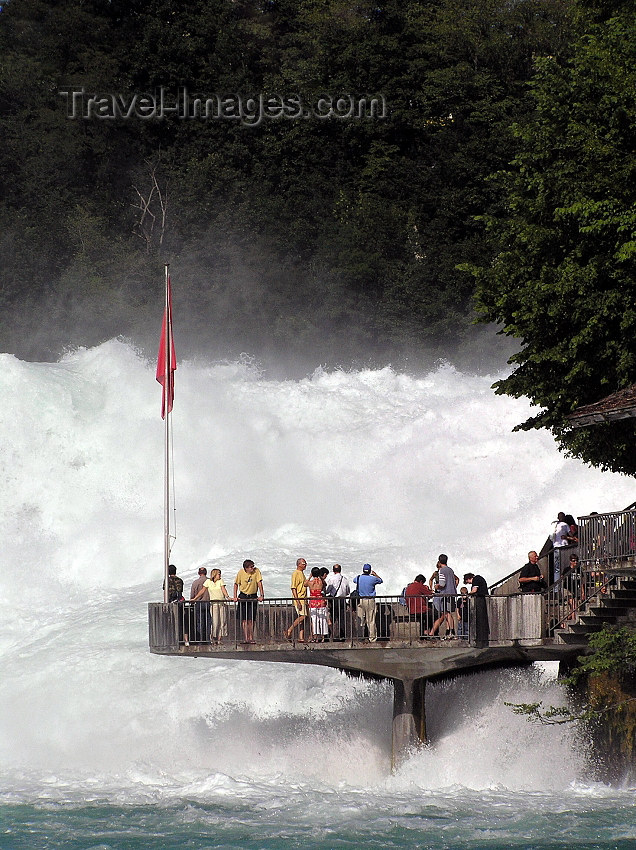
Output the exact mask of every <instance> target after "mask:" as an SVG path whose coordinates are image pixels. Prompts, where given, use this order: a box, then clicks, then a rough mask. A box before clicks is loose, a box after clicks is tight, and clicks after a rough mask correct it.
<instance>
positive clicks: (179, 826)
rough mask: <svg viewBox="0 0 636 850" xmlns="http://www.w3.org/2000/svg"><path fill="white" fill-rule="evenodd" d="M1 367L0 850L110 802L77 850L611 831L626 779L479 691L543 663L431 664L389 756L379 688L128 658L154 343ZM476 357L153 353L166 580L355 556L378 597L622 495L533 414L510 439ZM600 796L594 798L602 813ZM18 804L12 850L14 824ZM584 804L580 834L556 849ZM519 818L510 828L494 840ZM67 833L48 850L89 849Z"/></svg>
mask: <svg viewBox="0 0 636 850" xmlns="http://www.w3.org/2000/svg"><path fill="white" fill-rule="evenodd" d="M1 365H2V369H1V371H0V376H1V377H0V381H1V382H2V391H3V398H4V404H3V406H2V410H1V411H0V419H1V427H2V434H3V453H2V463H3V472H4V487H3V488H2V494H1V497H0V498H2V509H1V510H0V525H1V530H2V575H3V577H4V578H3V592H2V598H1V600H0V613H1V615H2V616H1V623H0V652H1V653H2V671H3V676H2V688H1V689H0V717H2V722H1V723H0V765H1V768H0V770H1V773H0V777H1V782H0V802H2V803H3V808H2V811H4V813H5V816H6V818H5V820H6V822H7V823H9V824H10V827H8V829H9V831H8V832H6V833H5V836H6V835H9V836H13V837H12V838H11V837H10V838H6V837H5V839H4V843H3V839H0V847H19V846H25V847H26V846H42V847H44V846H62V845H61V844H56V843H55V842H54V841H53V842H52V843H51V844H49V845H47V844H46V841H45V838H44V837H43V836H48V835H50V834H53V833H55V834H58V835H59V830H61V829H69V830H70V831H71V833H73V834H74V835H76V836H80V837H81V836H83V835H85V834H93V833H95V834H100V829H102V828H103V829H106V827H105V826H104V823H106V822H107V821H108V820H109V817H111V816H112V811H113V807H120V808H117V811H118V812H120V813H121V811H125V813H126V814H125V816H124V815H121V816H122V817H124V820H125V826H122V828H121V830H120V832H119V833H118V832H117V830H115V831H114V833H112V834H110V837H104V836H102V839H100V840H101V841H102V843H101V844H100V843H99V841H97V840H96V841H95V843H94V845H90V846H100V847H101V846H108V847H111V846H112V847H115V846H117V847H119V846H122V847H124V846H132V845H130V843H129V844H128V845H127V844H126V842H125V841H124V836H125V834H126V831H127V830H128V831H129V832H130V834H133V833H134V832H135V831H136V830H140V831H141V834H143V835H149V834H151V833H152V834H154V833H153V830H154V831H155V832H156V834H157V835H160V836H161V837H160V838H159V839H157V843H156V844H152V843H147V844H143V845H141V844H140V845H139V846H148V847H151V846H156V847H163V846H175V847H176V846H184V847H185V846H232V847H234V846H236V847H248V846H255V847H256V846H258V847H272V848H273V847H279V846H280V847H294V846H305V847H306V846H316V847H319V846H320V847H322V846H324V847H332V846H346V847H349V846H352V847H353V846H356V842H360V841H367V842H368V841H370V840H372V839H373V840H377V841H378V844H377V846H385V847H393V846H395V847H408V846H413V844H414V842H415V843H417V844H418V845H419V846H436V847H444V846H449V847H452V846H465V847H469V846H470V847H481V846H497V847H498V846H500V845H499V844H497V843H495V844H493V845H491V844H486V843H484V844H480V843H479V842H480V841H481V840H482V839H484V836H486V835H487V834H490V835H495V837H496V838H497V840H499V838H500V839H501V846H508V847H510V846H532V847H543V846H545V847H548V846H561V845H560V844H558V843H554V840H555V839H554V835H555V834H559V833H558V832H556V833H555V821H554V819H553V818H554V817H557V816H558V817H560V818H562V819H563V820H562V822H560V827H558V828H559V829H566V831H567V834H568V835H569V837H570V839H571V840H575V841H578V842H579V843H578V844H576V846H577V847H583V846H590V847H592V846H598V847H610V846H611V847H623V846H625V847H627V846H630V845H629V844H628V843H626V844H624V845H623V844H622V843H621V842H623V841H628V840H629V841H632V839H634V837H635V834H634V831H633V829H632V831H631V832H630V827H629V823H630V821H629V820H627V821H625V818H624V817H623V816H622V814H621V812H623V811H624V807H625V806H626V805H629V804H630V803H628V801H631V800H632V796H633V795H631V792H629V791H628V790H624V791H622V792H618V791H615V790H611V791H610V789H605V788H604V787H602V786H598V785H595V784H594V783H593V782H592V781H591V780H590V776H591V773H590V758H591V757H592V756H593V754H590V753H589V750H588V748H587V746H586V744H585V742H581V741H578V740H577V739H576V733H575V730H573V729H572V728H570V727H545V728H541V729H537V728H536V727H533V726H530V725H529V724H528V723H527V722H526V721H525V720H524V719H523V718H520V717H517V716H516V715H514V714H513V713H512V712H511V711H510V710H509V709H508V708H507V707H505V705H504V702H505V701H508V702H525V701H527V702H531V701H539V700H543V701H544V702H545V704H561V703H562V702H563V699H564V696H563V694H562V692H561V688H560V686H559V685H558V684H557V683H556V682H555V678H554V676H555V671H554V669H553V667H552V665H543V666H539V665H535V667H534V668H532V669H523V670H508V671H499V672H489V673H484V674H482V675H479V676H468V677H464V678H459V679H456V680H454V681H452V682H447V683H441V684H438V685H435V686H430V685H429V686H428V689H427V720H428V729H429V734H430V736H431V741H432V743H431V746H430V747H428V748H426V749H425V750H422V751H420V752H417V753H414V754H413V755H412V757H411V758H410V759H409V760H407V762H406V763H405V764H404V765H403V766H402V768H401V769H400V770H399V772H398V773H397V774H396V775H393V776H392V775H391V774H390V771H389V753H390V725H391V700H392V690H391V687H390V685H389V684H388V683H382V682H366V681H363V680H358V679H349V678H347V677H345V676H343V675H341V674H340V673H339V672H338V671H335V670H329V669H327V668H325V669H323V668H320V667H311V666H306V667H298V666H294V665H283V664H276V665H273V664H272V665H267V664H260V663H252V662H223V661H205V660H203V659H176V658H161V657H155V656H151V655H150V654H149V652H148V648H147V623H146V603H147V602H148V601H152V600H159V599H160V598H161V582H162V546H163V526H162V523H163V489H162V488H163V485H162V475H163V423H162V421H161V418H160V415H159V410H160V388H159V386H158V384H156V382H155V380H154V364H152V363H149V362H147V361H146V360H145V359H144V358H143V357H142V356H140V355H139V354H138V352H136V351H135V349H134V348H132V347H131V346H128V345H125V344H123V343H121V342H118V341H111V342H109V343H106V344H104V345H102V346H99V347H98V348H95V349H90V350H85V351H78V352H75V353H72V354H68V355H66V356H65V357H64V358H63V359H62V360H61V361H60V362H59V363H55V364H43V363H24V362H20V361H18V360H16V359H15V358H14V357H12V356H10V355H3V356H2V364H1ZM497 377H499V376H498V375H496V374H493V375H488V376H475V375H467V374H465V373H462V372H459V371H457V370H456V369H455V368H453V367H452V366H450V365H447V364H445V365H440V366H439V367H438V368H436V369H435V370H433V371H431V372H429V373H427V374H422V375H420V376H412V375H406V374H401V373H399V372H397V371H395V370H393V369H391V368H389V367H386V368H383V369H374V370H357V371H350V372H346V371H339V370H335V371H324V370H321V369H317V370H316V371H315V372H314V373H313V374H312V375H311V376H310V377H307V378H304V379H301V380H272V379H268V377H267V375H266V374H265V375H264V374H262V373H261V371H260V370H259V368H258V366H257V364H255V363H253V362H252V361H250V360H249V359H247V358H245V359H243V360H239V361H235V362H226V363H204V362H190V363H187V362H185V363H179V367H178V371H177V375H176V398H175V408H174V415H173V423H174V468H175V475H176V481H175V494H176V506H177V541H176V543H175V546H174V549H173V556H172V560H173V562H174V563H175V564H177V566H178V572H179V574H180V575H181V576H182V577H183V578H184V581H185V584H186V591H188V590H189V586H190V583H191V581H192V580H193V578H194V577H195V575H196V570H197V568H198V567H199V566H200V565H201V564H204V565H206V566H208V567H211V566H220V567H221V568H222V569H223V571H224V577H225V579H226V581H227V582H228V584H229V583H231V582H232V581H233V578H234V575H235V571H236V569H237V568H238V566H240V563H241V562H242V561H243V559H244V558H246V557H251V558H253V559H254V560H255V561H256V563H257V564H258V565H259V567H260V568H261V570H262V572H263V576H264V584H265V592H266V595H268V596H286V595H288V594H289V590H288V587H289V576H290V573H291V570H292V568H293V564H294V562H295V560H296V558H297V557H298V556H299V555H301V554H302V555H303V556H305V557H306V558H307V560H308V562H309V564H310V566H314V565H321V566H322V565H327V566H331V564H332V563H334V562H335V561H336V560H337V561H339V562H340V563H341V564H342V565H343V571H344V572H345V573H346V574H347V575H349V576H352V575H355V574H356V573H357V572H358V571H359V569H360V567H361V565H362V564H363V563H364V562H365V561H369V562H370V563H372V564H373V566H374V569H375V570H376V571H377V572H378V573H379V574H380V575H381V576H382V577H383V578H384V580H385V584H384V586H383V589H384V591H385V592H386V593H399V591H400V590H401V588H402V587H403V586H404V584H405V583H406V582H407V580H411V579H412V578H413V576H414V575H415V574H416V572H420V571H422V572H424V573H425V574H426V575H427V577H428V576H429V575H430V573H431V572H432V570H433V568H434V565H435V562H436V559H437V555H438V554H439V553H440V552H442V551H444V552H447V553H448V555H449V562H450V563H451V564H452V565H453V566H454V567H455V568H456V570H457V572H458V573H459V574H462V573H463V572H464V571H466V570H468V569H470V570H472V571H474V572H479V573H481V574H482V575H484V576H485V577H486V578H487V580H488V581H494V580H496V579H497V578H499V577H501V576H503V575H506V574H508V573H509V572H511V571H512V570H513V569H515V568H516V567H518V566H520V565H521V564H523V563H524V562H525V560H526V553H527V551H528V549H530V548H539V547H540V546H541V545H542V544H543V542H544V540H545V538H546V536H547V534H548V533H549V531H550V523H551V521H552V520H553V519H555V518H556V514H557V511H559V510H564V511H566V512H570V513H573V514H575V515H576V514H584V513H588V512H589V511H591V510H599V511H602V510H610V509H614V508H621V507H623V506H624V505H626V504H628V503H630V502H632V501H633V485H632V482H631V480H629V479H627V478H625V477H621V476H616V475H610V474H602V473H600V472H598V471H596V470H592V469H589V468H587V467H585V466H584V465H582V464H581V463H579V462H578V461H574V460H571V459H569V460H568V459H566V458H564V457H563V456H562V455H560V454H559V453H558V452H557V450H556V448H555V447H554V444H553V442H552V440H551V438H550V437H549V435H547V434H544V433H514V434H513V433H512V428H513V426H514V425H515V424H517V423H518V422H520V421H522V420H523V419H524V418H525V417H526V416H527V415H528V405H527V403H526V402H524V401H523V400H521V401H514V400H510V399H505V398H501V397H497V396H495V395H494V394H493V393H492V391H491V389H490V385H491V384H492V382H493V381H494V380H496V379H497ZM317 795H318V797H317ZM621 795H623V796H621ZM451 798H452V800H453V801H454V802H453V805H452V806H451V807H450V808H449V805H448V801H449V799H451ZM608 798H609V799H610V800H611V805H610V806H609V808H611V810H612V811H616V812H618V814H617V815H616V817H614V818H611V817H610V818H609V821H608V822H607V824H606V826H603V825H602V824H600V821H599V812H601V811H603V812H605V813H606V817H607V811H608ZM317 799H319V801H320V805H319V806H316V805H313V803H315V801H316V800H317ZM530 799H531V801H532V805H531V804H530V802H529V800H530ZM547 800H550V801H554V800H558V801H559V802H558V805H557V807H556V809H555V808H554V807H551V808H549V810H546V801H547ZM25 806H26V807H27V810H28V813H29V814H28V817H29V818H30V819H31V821H32V828H33V832H32V833H31V835H32V839H31V844H30V845H29V844H28V843H20V841H22V840H24V842H26V841H27V839H26V838H24V839H19V838H17V837H16V836H19V835H20V832H19V829H18V824H20V823H22V822H23V821H24V811H25V809H24V807H25ZM60 807H61V808H60ZM69 807H70V808H69ZM104 807H105V808H104ZM121 807H123V809H122V808H121ZM139 807H141V808H139ZM148 807H150V808H148ZM67 809H68V812H70V814H68V818H70V820H69V819H68V818H67V819H66V820H64V817H66V816H64V817H63V816H62V814H60V812H61V811H67ZM557 810H558V811H557ZM555 811H557V814H555ZM43 812H44V814H43ZM104 812H110V815H108V814H104ZM166 812H168V815H166ZM325 812H328V813H329V818H328V819H325V817H324V814H325ZM541 812H542V813H543V814H541V816H540V813H541ZM547 812H549V813H550V817H548V814H547ZM592 813H593V814H594V817H593V818H592ZM588 815H589V816H590V818H592V819H593V820H594V823H595V824H596V826H595V829H596V830H597V834H595V836H596V837H594V836H592V837H594V840H595V841H596V842H597V843H596V844H589V845H588V844H583V843H581V842H583V840H584V839H585V840H587V839H588V838H589V837H590V836H589V835H588V833H587V832H585V830H586V829H587V826H586V818H587V816H588ZM551 817H552V819H551ZM60 818H61V819H62V820H61V821H60ZM542 818H543V819H542ZM56 819H57V820H56ZM71 821H73V823H71ZM529 824H532V826H530V825H529ZM564 824H565V825H564ZM626 824H627V825H626ZM241 825H242V826H241ZM246 825H247V826H246ZM290 825H292V826H291V827H290ZM241 829H242V830H243V832H241ZM529 829H533V830H535V832H534V833H533V834H534V835H535V837H536V841H535V843H531V844H518V845H517V844H516V843H515V842H516V841H517V839H519V840H521V836H522V835H527V834H528V830H529ZM604 829H606V831H605V832H604V831H603V830H604ZM73 830H75V832H73ZM83 830H84V831H85V832H83ZM90 830H92V832H90ZM259 830H260V832H259ZM440 830H441V831H440ZM449 830H450V832H449ZM453 830H455V832H453ZM498 830H499V831H500V832H499V833H498V832H497V831H498ZM489 831H490V832H489ZM199 834H201V835H205V836H209V835H211V834H214V835H217V837H219V836H220V838H219V840H218V841H217V843H214V842H212V843H209V844H205V843H201V842H199V843H197V840H196V837H193V836H195V835H199ZM257 834H259V835H261V839H260V843H259V842H258V841H256V839H255V838H254V836H256V835H257ZM564 834H565V833H564ZM453 835H455V838H453ZM177 836H178V837H177ZM128 837H129V838H130V835H129V836H128ZM186 838H188V840H192V842H193V843H191V844H187V843H180V842H181V841H183V842H185V840H186ZM429 838H430V842H431V843H430V845H429V844H426V841H428V840H429ZM221 839H222V840H221ZM47 840H48V839H47ZM550 840H552V841H553V843H552V844H550V843H549V841H550ZM78 841H79V843H77V844H76V845H72V844H69V845H68V846H77V847H80V846H89V845H87V844H82V843H81V840H80V839H78ZM118 841H121V843H118ZM252 841H254V842H255V843H250V842H252ZM337 841H339V842H341V843H340V844H338V843H337ZM223 842H225V843H223ZM277 842H278V843H277ZM295 842H296V843H295ZM347 842H350V843H347ZM445 842H446V843H445ZM542 842H543V843H542ZM603 842H605V843H603ZM608 842H609V843H608ZM611 842H613V843H611ZM632 843H633V842H632ZM64 846H67V845H64ZM572 846H573V845H572Z"/></svg>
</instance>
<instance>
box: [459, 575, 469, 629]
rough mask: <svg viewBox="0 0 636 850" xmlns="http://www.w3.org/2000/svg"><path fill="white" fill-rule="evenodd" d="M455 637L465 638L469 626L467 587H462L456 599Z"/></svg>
mask: <svg viewBox="0 0 636 850" xmlns="http://www.w3.org/2000/svg"><path fill="white" fill-rule="evenodd" d="M457 618H458V619H457V637H460V638H467V637H468V636H469V635H468V631H469V627H470V612H469V605H468V588H467V587H462V588H461V589H460V591H459V598H458V600H457Z"/></svg>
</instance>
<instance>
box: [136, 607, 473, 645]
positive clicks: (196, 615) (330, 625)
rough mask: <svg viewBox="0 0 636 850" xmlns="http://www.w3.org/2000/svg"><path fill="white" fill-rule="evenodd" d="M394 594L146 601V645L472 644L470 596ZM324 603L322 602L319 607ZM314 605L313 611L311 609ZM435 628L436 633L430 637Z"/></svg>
mask: <svg viewBox="0 0 636 850" xmlns="http://www.w3.org/2000/svg"><path fill="white" fill-rule="evenodd" d="M406 601H407V605H404V604H403V602H402V601H401V598H400V597H398V596H377V597H374V598H372V599H370V600H365V599H357V598H349V597H347V598H344V597H343V598H335V599H334V598H327V599H324V600H311V599H307V600H305V601H304V602H303V603H301V602H299V601H296V600H294V599H291V598H287V599H264V600H258V601H257V600H239V601H238V602H236V601H234V600H228V601H226V602H216V601H215V602H172V603H152V602H151V603H149V605H148V609H149V627H150V646H151V647H153V648H157V649H161V648H176V647H178V646H196V645H207V646H224V645H225V646H233V647H237V646H241V645H249V644H251V643H254V644H258V645H261V646H263V645H277V646H279V647H280V646H281V645H287V644H288V642H289V644H292V645H297V644H300V645H302V644H305V643H311V644H312V645H313V644H332V645H333V644H336V645H339V644H349V645H351V646H355V645H358V644H360V643H366V642H369V643H376V642H378V643H381V642H385V641H394V642H395V641H397V642H400V643H406V644H413V643H419V642H420V641H426V640H427V639H433V638H437V639H439V638H450V637H456V638H459V639H463V640H469V638H470V637H471V630H472V626H473V621H474V614H473V610H474V609H473V605H474V602H473V601H472V599H471V600H470V601H467V599H466V597H463V596H458V597H455V596H448V597H442V596H440V597H435V598H434V599H433V598H431V597H428V602H427V600H426V598H424V597H412V598H409V599H408V600H406ZM318 603H322V604H318ZM314 606H315V607H314ZM433 629H435V634H430V632H431V631H432V630H433Z"/></svg>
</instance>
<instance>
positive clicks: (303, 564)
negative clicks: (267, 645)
mask: <svg viewBox="0 0 636 850" xmlns="http://www.w3.org/2000/svg"><path fill="white" fill-rule="evenodd" d="M306 569H307V561H306V560H305V559H304V558H298V560H297V561H296V569H295V570H294V572H293V573H292V575H291V595H292V596H293V597H294V610H295V611H296V615H297V616H296V619H295V620H294V622H293V623H292V624H291V626H290V627H289V628H288V629H287V631H286V632H285V637H286V638H287V640H291V639H292V633H293V631H294V629H295V628H296V626H300V629H299V630H298V641H299V643H305V622H306V620H307V613H308V612H307V585H306V583H305V570H306Z"/></svg>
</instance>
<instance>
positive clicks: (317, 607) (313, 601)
mask: <svg viewBox="0 0 636 850" xmlns="http://www.w3.org/2000/svg"><path fill="white" fill-rule="evenodd" d="M305 586H306V587H307V588H308V589H309V616H310V618H311V631H312V635H311V638H310V641H311V642H312V643H322V642H323V641H324V640H325V639H326V638H327V636H328V634H329V626H328V623H327V600H326V599H325V580H324V579H323V577H322V575H321V570H320V569H319V568H318V567H314V568H313V569H312V571H311V578H309V579H307V580H306V581H305Z"/></svg>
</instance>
